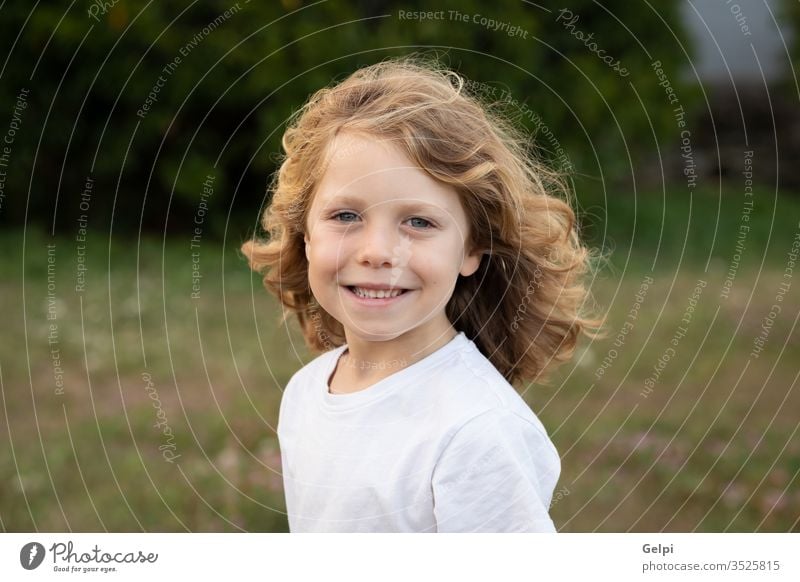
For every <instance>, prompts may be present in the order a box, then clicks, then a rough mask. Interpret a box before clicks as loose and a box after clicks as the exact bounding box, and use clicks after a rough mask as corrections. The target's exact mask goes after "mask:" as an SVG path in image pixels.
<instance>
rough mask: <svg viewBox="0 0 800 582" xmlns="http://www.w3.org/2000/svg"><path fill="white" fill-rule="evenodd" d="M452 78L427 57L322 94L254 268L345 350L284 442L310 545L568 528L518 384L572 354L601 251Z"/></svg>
mask: <svg viewBox="0 0 800 582" xmlns="http://www.w3.org/2000/svg"><path fill="white" fill-rule="evenodd" d="M481 103H482V102H481V101H480V100H478V99H477V98H476V97H473V96H471V95H469V94H467V93H466V92H465V88H464V86H463V80H462V79H461V78H460V77H459V76H458V75H456V74H455V73H453V72H451V71H446V70H441V69H439V68H437V67H436V66H434V65H430V64H427V63H425V62H424V61H422V60H420V59H417V58H414V57H405V58H401V59H390V60H387V61H385V62H381V63H378V64H376V65H373V66H369V67H366V68H363V69H360V70H358V71H356V72H355V73H354V74H352V75H351V76H350V77H349V78H347V79H346V80H344V81H343V82H341V83H340V84H338V85H335V86H333V87H330V88H325V89H322V90H321V91H319V92H317V93H316V94H315V95H313V96H312V97H311V99H310V100H309V101H308V103H306V105H305V106H304V107H303V108H302V109H301V110H300V111H299V112H298V114H297V117H296V118H295V119H293V120H292V123H291V124H290V126H289V128H288V129H287V130H286V133H285V135H284V136H283V147H284V149H285V151H286V156H285V158H284V160H283V163H282V165H281V167H280V170H279V172H278V173H277V176H276V181H275V183H274V187H273V198H272V202H271V205H270V206H269V208H268V209H267V211H266V212H265V214H264V217H263V222H262V225H263V227H264V229H265V230H266V231H267V232H268V233H269V235H270V237H269V239H268V240H267V241H261V240H258V239H256V240H252V241H249V242H247V243H245V244H244V246H243V247H242V251H243V253H244V254H245V255H246V256H247V258H248V260H249V263H250V266H251V267H252V268H253V269H255V270H257V271H259V272H264V273H265V275H264V284H265V286H266V288H267V289H268V290H269V291H271V292H272V293H274V294H275V295H276V296H277V297H278V298H279V299H280V301H281V302H282V304H283V306H284V307H285V308H286V311H285V312H284V317H283V320H284V321H285V319H286V317H288V316H289V315H291V314H295V315H296V316H297V318H298V320H299V322H300V325H301V328H302V330H303V333H304V336H305V340H306V342H307V344H308V345H309V346H310V347H311V348H312V349H314V350H326V351H325V352H324V353H322V354H321V355H319V356H318V357H316V359H314V360H312V361H311V362H310V363H308V364H307V365H306V366H305V367H303V368H302V369H301V370H300V371H298V372H297V373H296V374H295V375H294V376H293V377H292V378H291V380H290V381H289V383H288V385H287V387H286V390H285V392H284V394H283V398H282V401H281V407H280V413H279V421H278V431H277V432H278V439H279V443H280V448H281V457H282V461H283V479H284V487H285V494H286V507H287V512H288V518H289V526H290V530H291V531H292V532H322V531H328V532H553V531H555V527H554V525H553V521H552V520H551V519H550V516H549V514H548V508H549V505H550V501H551V498H552V495H553V491H554V489H555V486H556V483H557V481H558V478H559V474H560V471H561V464H560V459H559V455H558V453H557V451H556V449H555V447H554V446H553V443H552V442H551V441H550V438H549V437H548V434H547V431H546V430H545V428H544V426H542V423H541V422H540V421H539V419H538V418H537V416H536V415H535V414H534V413H533V412H532V411H531V409H530V408H529V407H528V405H527V404H526V403H525V401H524V400H523V399H522V398H521V397H520V395H519V394H518V393H517V392H516V391H515V390H514V388H513V387H512V383H515V382H519V381H521V380H524V379H530V380H534V379H536V380H542V379H543V378H544V374H543V372H544V369H545V367H546V366H548V364H550V363H551V362H553V361H565V360H568V359H569V358H570V357H571V356H572V353H573V351H574V349H575V344H576V342H577V339H578V336H579V335H580V334H581V333H585V334H586V335H590V336H591V335H592V334H591V332H589V331H588V329H589V328H591V327H596V326H597V324H598V323H599V322H598V321H597V320H594V319H588V318H586V317H584V316H583V315H582V314H580V313H579V310H580V308H581V306H582V304H583V303H584V300H585V299H586V298H587V294H588V291H587V290H586V288H585V287H584V285H583V283H582V281H581V278H582V277H583V276H584V275H585V273H586V272H587V270H588V269H589V267H590V266H591V253H590V252H589V250H588V249H586V248H585V247H584V246H582V244H581V243H580V241H579V238H578V235H577V232H576V230H575V216H574V213H573V211H572V210H571V208H570V205H569V204H568V203H566V202H564V201H563V200H561V199H560V198H558V197H556V196H553V195H551V194H549V193H548V191H549V190H552V189H554V188H559V187H561V186H560V185H561V184H563V182H562V181H561V180H560V179H559V178H558V176H557V175H556V174H555V173H554V172H550V171H548V170H546V169H544V168H543V167H540V166H539V165H538V164H536V163H535V162H533V161H532V160H531V159H530V156H528V155H526V153H525V148H524V146H523V145H522V144H523V140H522V137H521V135H520V134H517V133H515V130H514V129H513V128H512V126H511V125H510V124H508V123H507V122H506V121H504V120H503V118H502V117H501V116H499V115H495V114H493V113H491V108H490V107H487V106H483V105H482V104H481Z"/></svg>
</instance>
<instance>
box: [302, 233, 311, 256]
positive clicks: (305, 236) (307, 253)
mask: <svg viewBox="0 0 800 582" xmlns="http://www.w3.org/2000/svg"><path fill="white" fill-rule="evenodd" d="M303 240H304V241H305V243H306V260H307V261H309V262H311V258H310V257H309V254H311V249H309V248H308V246H309V245H310V244H311V241H310V240H308V235H307V234H305V235H303Z"/></svg>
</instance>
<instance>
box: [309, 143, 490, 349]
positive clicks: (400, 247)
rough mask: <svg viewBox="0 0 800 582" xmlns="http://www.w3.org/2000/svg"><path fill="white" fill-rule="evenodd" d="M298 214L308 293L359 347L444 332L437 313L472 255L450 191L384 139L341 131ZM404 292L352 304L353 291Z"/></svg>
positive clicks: (470, 268) (467, 271)
mask: <svg viewBox="0 0 800 582" xmlns="http://www.w3.org/2000/svg"><path fill="white" fill-rule="evenodd" d="M330 146H331V151H330V152H329V154H330V156H329V159H330V164H329V166H328V168H327V170H326V172H325V173H324V175H323V176H322V179H321V181H320V183H319V185H318V187H317V189H316V191H315V194H314V200H313V202H312V204H311V208H310V209H309V213H308V224H307V230H306V232H307V234H306V236H305V241H306V257H307V258H308V262H309V268H308V277H309V282H310V285H311V291H312V292H313V294H314V297H316V299H317V301H318V302H319V304H320V305H321V306H322V308H323V309H325V311H327V312H328V313H330V314H331V315H332V316H333V317H335V318H336V319H337V320H338V321H339V322H341V323H342V325H343V326H344V327H345V331H346V334H347V336H348V342H351V341H352V339H353V335H355V336H357V337H359V338H361V339H363V340H364V341H386V340H392V339H395V338H397V337H399V336H401V335H403V334H409V333H410V334H412V336H413V338H414V339H415V340H419V341H421V342H426V341H434V340H435V338H436V337H438V336H439V335H440V334H442V333H446V332H447V330H449V329H450V328H451V327H452V326H451V324H450V322H449V321H448V320H447V316H446V314H445V307H446V305H447V302H448V300H449V299H450V297H451V296H452V294H453V290H454V289H455V284H456V280H457V278H458V275H459V274H461V275H463V276H465V277H467V276H469V275H472V274H473V273H474V272H475V271H476V270H477V269H478V266H479V264H480V259H481V255H482V252H480V251H475V252H468V249H466V248H465V244H466V241H467V240H468V236H469V222H468V219H467V216H466V213H465V212H464V209H463V207H462V205H461V202H460V200H459V197H458V194H457V193H456V190H455V189H454V188H453V187H451V186H449V185H446V184H442V183H440V182H437V181H436V180H434V179H433V178H431V177H430V176H429V175H428V174H426V173H425V172H424V171H423V170H421V169H419V168H418V167H417V166H415V165H414V163H413V162H411V161H410V160H409V159H408V158H407V157H406V156H405V154H403V153H402V152H401V151H400V150H399V149H396V148H395V147H394V146H392V144H391V142H389V141H387V140H379V139H375V138H371V137H364V136H361V135H357V134H354V133H347V132H342V133H340V134H339V135H338V136H337V138H336V139H335V140H334V141H333V143H331V144H330ZM370 285H371V286H373V287H378V288H381V289H395V290H396V289H405V290H406V291H404V292H403V293H402V294H401V295H399V296H398V297H396V298H383V299H380V298H378V299H371V298H361V297H359V296H358V295H357V294H356V293H354V291H353V290H352V289H351V288H352V287H353V286H370Z"/></svg>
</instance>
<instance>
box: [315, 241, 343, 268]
mask: <svg viewBox="0 0 800 582" xmlns="http://www.w3.org/2000/svg"><path fill="white" fill-rule="evenodd" d="M307 248H308V252H307V258H308V263H309V270H310V271H312V272H317V273H328V272H335V271H337V270H339V269H340V268H341V265H342V263H343V262H344V254H345V249H344V247H343V246H342V241H341V240H340V239H339V238H337V237H330V236H317V237H314V238H313V239H312V241H311V244H310V245H309V246H308V247H307Z"/></svg>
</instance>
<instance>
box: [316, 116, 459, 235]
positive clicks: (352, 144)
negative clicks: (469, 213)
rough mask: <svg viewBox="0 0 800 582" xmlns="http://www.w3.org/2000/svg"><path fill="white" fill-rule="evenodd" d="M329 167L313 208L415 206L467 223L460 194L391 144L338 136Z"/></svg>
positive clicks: (351, 134) (330, 149)
mask: <svg viewBox="0 0 800 582" xmlns="http://www.w3.org/2000/svg"><path fill="white" fill-rule="evenodd" d="M325 164H326V168H325V172H324V173H323V174H322V177H321V179H320V182H319V184H318V185H317V188H316V193H315V196H314V202H313V204H312V206H314V207H317V208H322V207H327V206H330V205H331V204H336V203H338V202H344V201H347V202H354V201H358V200H361V201H363V202H365V203H366V204H367V205H373V204H382V205H383V204H397V205H402V206H409V205H410V204H412V203H417V204H419V205H421V206H424V205H428V206H433V207H436V208H439V209H440V210H441V211H443V212H445V213H447V214H450V215H452V217H453V219H454V220H459V221H465V220H466V215H465V214H464V211H463V208H462V206H461V201H460V199H459V195H458V192H457V191H456V189H455V188H454V187H453V186H451V185H449V184H445V183H443V182H439V181H438V180H436V179H434V178H433V177H431V176H430V175H429V174H428V173H427V172H425V171H424V170H423V169H422V168H420V167H418V166H417V165H416V164H415V163H414V162H413V161H412V160H411V159H409V158H408V157H407V155H406V154H405V152H403V151H402V150H401V149H400V148H399V147H398V145H396V144H395V143H393V142H392V140H391V139H390V138H381V137H372V136H368V135H362V134H358V133H354V132H340V133H339V134H337V135H336V137H335V138H334V139H332V140H331V142H330V144H329V146H328V150H327V152H326V159H325Z"/></svg>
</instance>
